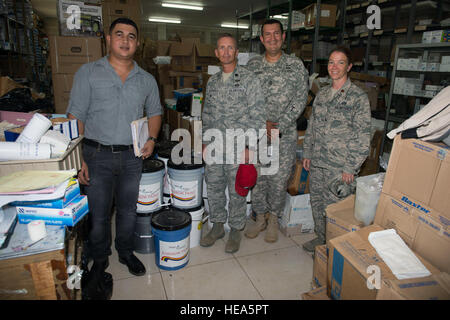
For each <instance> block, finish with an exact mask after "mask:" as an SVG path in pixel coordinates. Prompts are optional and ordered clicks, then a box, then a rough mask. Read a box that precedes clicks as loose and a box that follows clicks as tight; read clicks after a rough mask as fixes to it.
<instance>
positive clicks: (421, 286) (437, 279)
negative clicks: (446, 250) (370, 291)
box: [377, 272, 450, 300]
mask: <svg viewBox="0 0 450 320" xmlns="http://www.w3.org/2000/svg"><path fill="white" fill-rule="evenodd" d="M377 300H450V275H449V274H448V273H445V272H442V273H437V274H434V275H431V276H429V277H425V278H419V279H405V280H397V279H396V280H384V281H383V282H382V283H381V288H380V290H378V294H377Z"/></svg>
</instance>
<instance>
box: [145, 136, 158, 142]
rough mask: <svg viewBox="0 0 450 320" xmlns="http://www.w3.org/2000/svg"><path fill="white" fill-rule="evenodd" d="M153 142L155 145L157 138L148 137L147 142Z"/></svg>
mask: <svg viewBox="0 0 450 320" xmlns="http://www.w3.org/2000/svg"><path fill="white" fill-rule="evenodd" d="M150 140H151V141H153V142H154V143H156V138H155V137H148V139H147V141H150Z"/></svg>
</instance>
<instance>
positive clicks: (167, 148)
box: [156, 141, 178, 203]
mask: <svg viewBox="0 0 450 320" xmlns="http://www.w3.org/2000/svg"><path fill="white" fill-rule="evenodd" d="M177 143H178V142H176V141H165V142H164V143H161V144H159V145H158V146H157V149H156V157H157V158H158V159H159V160H161V161H163V162H164V164H165V166H166V174H165V176H164V183H163V184H164V187H163V202H164V203H169V202H170V189H169V182H168V179H167V177H168V174H167V162H168V161H169V159H170V156H171V153H172V149H173V147H174V146H175V145H176V144H177Z"/></svg>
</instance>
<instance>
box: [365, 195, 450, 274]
mask: <svg viewBox="0 0 450 320" xmlns="http://www.w3.org/2000/svg"><path fill="white" fill-rule="evenodd" d="M374 223H376V224H378V225H380V226H382V227H383V228H386V229H395V230H396V231H397V233H398V235H399V236H400V237H401V238H402V239H403V240H404V241H405V243H406V244H407V245H408V246H409V247H410V248H411V249H412V250H414V251H415V252H417V253H418V254H420V255H421V256H422V257H424V258H425V259H427V260H428V261H429V262H431V263H432V264H433V265H435V266H436V267H437V268H439V269H440V270H441V271H446V272H450V255H449V254H448V253H449V252H450V230H449V229H448V226H447V225H445V224H443V223H441V222H439V221H437V220H435V219H433V217H430V216H428V215H427V214H426V213H423V212H422V211H421V210H420V209H418V208H416V207H414V206H412V205H409V204H408V203H406V202H404V201H402V200H401V199H396V198H394V197H392V196H390V195H386V194H384V193H381V196H380V200H379V201H378V207H377V211H376V213H375V220H374Z"/></svg>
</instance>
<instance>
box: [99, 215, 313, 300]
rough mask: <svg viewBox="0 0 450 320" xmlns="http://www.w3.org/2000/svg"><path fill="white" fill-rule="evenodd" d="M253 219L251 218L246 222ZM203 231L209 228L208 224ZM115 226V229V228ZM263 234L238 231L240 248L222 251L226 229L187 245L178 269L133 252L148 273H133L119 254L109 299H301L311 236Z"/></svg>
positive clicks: (310, 262)
mask: <svg viewBox="0 0 450 320" xmlns="http://www.w3.org/2000/svg"><path fill="white" fill-rule="evenodd" d="M252 223H254V222H253V221H252V220H249V221H248V223H247V226H249V225H250V224H252ZM204 226H205V227H204V228H203V230H202V231H203V232H207V231H208V230H207V224H205V225H204ZM113 229H114V228H113ZM264 233H265V231H264V232H262V233H261V234H260V235H259V236H258V237H257V238H255V239H247V238H246V237H245V236H244V235H243V234H242V241H241V247H240V249H239V251H238V252H236V253H234V254H229V253H225V251H224V250H225V243H226V240H227V239H228V233H227V234H226V235H225V237H224V238H222V239H219V240H218V241H217V242H216V243H215V244H214V245H213V246H212V247H209V248H203V247H200V246H198V247H195V248H191V249H190V259H189V263H188V264H187V265H186V266H185V267H184V268H181V269H179V270H175V271H165V270H160V269H159V268H158V267H157V265H156V263H155V254H154V253H153V254H138V253H137V254H136V256H137V257H138V258H139V259H141V261H142V262H143V263H144V264H145V267H146V269H147V273H146V274H145V275H144V276H141V277H135V276H133V275H131V274H130V273H129V272H128V269H127V267H126V266H125V265H123V264H121V263H119V262H118V257H117V252H116V251H115V250H114V249H113V254H112V256H111V257H110V259H109V262H110V266H109V267H108V269H107V270H106V271H108V272H110V273H111V274H112V276H113V279H114V289H113V296H112V299H113V300H129V299H131V300H147V299H151V300H174V299H175V300H180V299H185V300H222V299H229V300H267V299H270V300H281V299H283V300H299V299H301V294H302V293H303V292H307V291H309V290H311V278H312V272H313V259H312V254H310V253H307V252H306V251H304V250H303V249H302V244H303V243H304V242H306V241H309V240H311V239H312V238H314V234H311V233H309V234H303V235H300V236H296V237H293V238H287V237H285V236H284V235H282V234H281V233H280V234H279V239H278V241H277V242H275V243H273V244H270V243H266V242H265V241H264ZM113 234H114V231H113Z"/></svg>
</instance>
